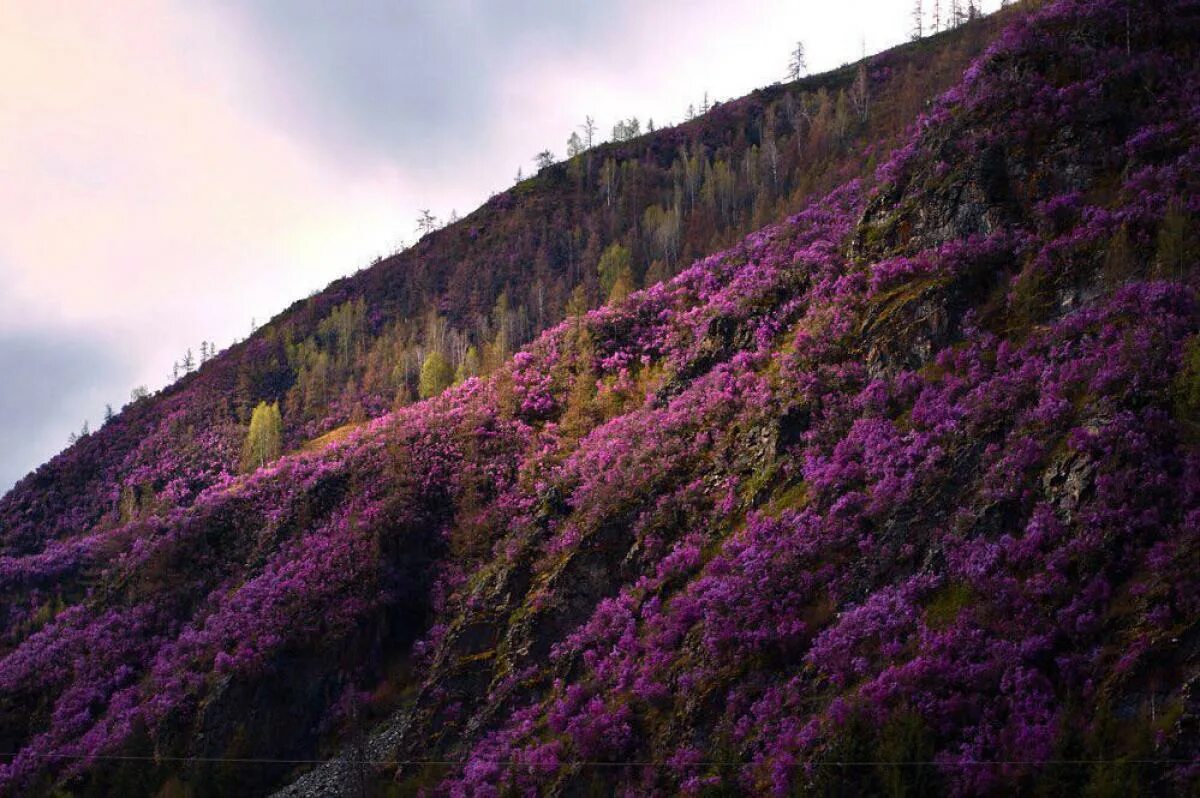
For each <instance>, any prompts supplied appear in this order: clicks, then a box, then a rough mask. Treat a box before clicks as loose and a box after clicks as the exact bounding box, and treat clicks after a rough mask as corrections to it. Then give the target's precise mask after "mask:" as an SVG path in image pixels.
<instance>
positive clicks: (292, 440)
mask: <svg viewBox="0 0 1200 798" xmlns="http://www.w3.org/2000/svg"><path fill="white" fill-rule="evenodd" d="M998 24H999V23H998V21H997V20H993V19H985V20H980V21H977V22H973V23H971V24H969V25H965V26H963V27H961V28H959V29H957V30H955V31H952V32H948V33H946V34H943V35H942V36H940V37H938V38H937V39H936V40H933V41H929V42H920V43H917V44H915V45H911V46H908V47H904V48H898V49H897V50H894V51H891V52H888V53H884V54H882V55H879V56H875V57H874V58H872V59H870V60H869V61H867V62H865V63H864V65H863V66H864V69H863V74H864V76H865V80H866V84H865V86H866V89H867V92H868V93H867V94H866V95H865V96H866V97H868V98H869V100H870V103H869V106H868V107H865V108H864V109H863V112H862V113H858V112H857V111H855V110H854V108H853V106H852V104H851V103H850V100H849V99H848V98H849V95H850V94H851V93H852V90H853V88H854V84H855V82H856V80H857V78H858V74H859V72H858V70H857V69H856V68H854V67H846V68H844V69H842V70H839V71H837V72H834V73H830V74H828V75H821V76H816V77H812V78H807V79H805V80H803V81H800V82H798V83H794V84H789V85H786V86H774V87H770V88H768V89H764V90H762V91H758V92H755V93H754V94H752V95H750V96H748V97H745V98H742V99H740V100H735V101H731V102H728V103H724V104H721V105H719V106H718V107H717V108H715V109H714V110H712V111H711V112H710V113H708V114H707V115H705V116H703V117H700V118H698V119H696V120H694V121H692V122H688V123H686V124H683V125H680V126H678V127H675V128H670V129H666V130H661V131H658V132H656V133H654V134H650V135H643V136H641V137H639V138H637V139H634V140H632V141H628V142H623V143H619V144H607V145H601V146H598V147H596V148H595V149H593V150H590V151H588V152H586V153H584V154H583V155H580V156H578V157H577V158H575V159H573V160H571V161H568V162H566V163H562V164H557V165H555V166H553V167H551V168H549V169H546V170H544V171H542V172H541V173H539V174H538V175H537V176H536V177H534V178H531V179H529V180H526V181H524V182H522V183H521V184H519V185H517V186H516V187H514V188H513V189H511V190H509V191H507V192H504V193H502V194H499V195H497V196H496V197H493V198H492V199H491V200H490V201H489V202H488V203H486V204H485V205H484V206H483V207H482V208H480V209H479V210H477V211H476V212H475V213H472V214H471V215H470V216H468V217H467V218H466V219H464V220H462V221H461V222H458V223H457V224H452V225H449V226H447V227H446V228H444V229H442V230H439V231H437V232H434V233H432V234H430V235H427V236H425V237H424V238H423V239H422V240H421V241H420V242H418V243H417V244H416V245H415V246H413V247H412V248H410V249H408V250H406V251H404V252H401V253H398V254H396V255H394V256H391V257H389V258H386V259H384V260H382V261H381V262H379V263H377V264H374V265H373V266H371V267H370V268H367V269H364V270H362V271H360V272H359V273H357V274H355V275H353V276H351V277H348V278H346V279H343V280H339V281H337V282H335V283H334V284H332V285H331V286H329V287H328V288H327V289H326V290H325V291H322V292H321V293H319V294H317V295H316V296H313V297H311V298H309V299H306V300H303V301H300V302H297V303H296V304H295V305H293V306H292V307H291V308H289V309H288V310H287V311H286V312H284V313H283V314H281V315H280V316H279V317H278V318H276V319H274V320H272V321H271V322H270V323H269V324H267V325H265V326H264V327H263V328H261V329H260V330H259V331H258V332H257V333H256V334H254V335H253V336H252V337H251V338H250V339H249V340H247V341H245V342H243V343H240V344H237V345H235V346H233V347H231V348H229V349H228V350H226V351H224V352H222V353H221V354H220V355H219V356H217V357H215V358H213V359H211V360H209V361H208V362H206V363H204V364H203V365H202V367H201V368H200V369H199V371H198V372H197V373H194V374H191V375H187V376H185V377H183V378H182V379H180V380H179V381H178V382H177V383H175V384H173V385H171V386H169V387H167V388H166V389H164V390H163V391H162V392H161V393H159V394H158V395H156V396H154V397H150V398H148V399H143V400H139V401H136V402H134V403H132V404H131V405H129V406H128V407H126V408H125V409H124V410H123V412H121V413H120V414H119V415H118V416H117V418H116V419H114V421H112V422H109V423H108V424H106V425H105V426H104V427H103V428H102V429H100V430H97V431H96V432H93V433H92V434H91V435H88V436H85V437H84V438H83V439H82V440H81V441H80V442H79V443H78V444H76V445H74V446H72V447H71V448H70V449H68V450H67V451H66V452H64V453H63V454H62V455H60V456H58V457H56V458H54V459H53V460H51V461H50V462H49V463H47V464H46V465H44V466H43V467H41V468H40V469H38V470H37V471H36V472H35V473H33V474H31V475H30V476H29V477H27V478H26V479H25V480H23V481H22V482H21V483H20V484H18V485H17V486H16V487H15V488H14V489H13V490H12V491H11V492H10V493H9V494H8V495H7V496H5V497H4V498H3V499H0V542H2V543H3V544H4V546H5V553H6V554H9V555H17V554H20V555H35V554H37V553H38V552H40V551H42V549H43V548H44V547H45V546H46V545H47V543H50V542H53V541H55V540H58V539H62V538H72V537H78V536H80V535H81V534H82V533H84V532H86V531H88V530H90V529H92V528H93V527H96V526H105V525H107V526H113V525H118V524H123V523H127V522H128V521H130V520H131V519H134V518H137V517H148V516H151V515H153V514H155V513H157V512H161V511H164V510H165V509H167V508H169V507H172V506H178V505H184V504H188V503H190V502H191V501H192V500H194V499H195V497H196V496H197V495H198V494H199V493H200V492H201V491H202V490H203V489H204V488H205V487H207V486H209V485H211V484H213V483H214V482H217V481H220V480H222V479H224V478H226V477H227V476H228V475H235V474H237V473H239V471H240V470H241V468H240V466H241V464H240V462H239V461H240V450H241V444H242V439H243V438H244V436H245V434H246V426H247V423H248V421H249V419H250V413H251V410H252V409H253V407H254V406H255V405H256V404H257V403H258V402H260V401H267V402H274V401H280V402H282V405H283V418H284V430H283V432H284V440H285V445H286V447H287V448H289V449H294V448H299V447H301V446H303V445H306V444H307V443H308V442H309V441H310V440H312V439H314V438H317V437H318V436H320V435H322V434H324V433H327V432H330V431H332V430H336V429H338V428H339V427H340V426H342V425H345V424H346V423H348V422H351V421H354V422H361V421H362V420H365V419H367V418H373V417H378V416H379V415H382V414H383V413H384V412H387V411H388V410H390V409H392V408H393V407H394V406H398V405H404V404H408V403H410V402H411V401H412V400H413V399H414V397H415V396H416V395H417V393H418V390H419V387H420V386H419V374H420V370H421V365H422V361H423V359H424V358H426V357H427V356H428V355H429V353H430V352H432V351H437V352H439V353H440V354H441V355H443V356H444V357H445V359H446V360H447V361H449V363H450V365H451V367H453V368H457V367H464V368H463V373H464V374H465V375H469V374H471V373H479V374H486V373H488V372H490V371H491V370H492V369H494V368H496V367H497V366H499V364H501V363H503V362H504V361H505V360H506V359H507V358H508V357H509V355H510V354H511V353H512V352H513V351H515V350H516V349H517V348H519V347H520V346H521V345H523V344H525V343H527V342H528V341H529V340H531V339H532V338H533V337H534V336H535V335H536V334H537V333H538V332H540V331H541V330H543V329H545V328H547V327H549V326H552V325H553V324H555V323H557V322H558V321H560V320H561V319H562V318H564V317H565V315H566V313H567V311H568V306H571V307H574V308H577V309H583V308H587V307H594V306H595V305H597V304H600V303H601V302H602V301H603V300H604V299H606V294H605V289H606V288H611V286H606V285H605V284H602V280H601V276H600V275H599V274H598V271H597V266H598V263H599V260H600V258H601V257H602V255H603V253H604V252H605V251H606V250H608V249H610V248H611V247H613V246H614V245H618V244H619V245H621V246H622V247H624V249H625V250H627V251H628V258H629V262H628V265H629V268H630V269H631V274H630V275H629V277H630V278H631V279H632V281H633V282H635V283H637V284H650V283H653V282H656V281H657V280H658V279H662V278H663V277H665V276H669V275H671V274H674V273H675V272H677V271H679V270H680V269H681V268H683V266H685V265H687V264H688V263H690V262H691V261H692V260H694V259H695V258H698V257H702V256H704V255H707V254H710V253H712V252H715V251H717V250H718V249H720V248H722V247H724V246H728V245H730V244H732V243H734V242H736V241H737V240H739V239H740V238H741V237H742V236H743V235H745V234H746V233H749V232H750V231H752V230H755V229H757V228H759V227H761V226H762V225H763V224H765V223H767V222H769V221H773V220H775V219H778V218H781V217H782V216H784V215H785V214H786V213H788V212H793V211H795V210H799V209H800V208H802V207H803V206H804V204H806V203H807V202H808V200H809V199H811V198H812V197H813V196H817V195H819V194H820V193H822V192H824V191H826V190H829V189H831V188H834V187H836V186H837V185H838V184H840V183H841V182H844V181H845V180H846V179H848V178H850V177H852V176H855V175H860V174H864V173H865V172H866V171H869V169H870V168H872V167H871V156H870V155H869V154H868V155H866V156H864V148H868V149H870V150H871V151H873V152H876V153H879V154H882V153H886V152H887V150H888V149H889V148H890V146H892V144H893V143H894V141H895V140H896V138H897V137H898V136H899V135H900V134H901V133H902V131H903V130H904V128H905V127H906V126H907V125H908V124H909V123H910V122H911V121H912V119H913V118H914V117H915V116H916V114H917V112H918V111H919V109H920V108H922V107H923V106H924V104H925V103H926V102H928V101H929V100H931V99H932V98H933V97H935V96H936V94H937V93H938V92H940V91H942V90H944V89H945V88H946V87H948V86H949V85H950V84H951V83H952V82H953V81H954V80H955V79H957V76H958V75H959V74H960V73H961V71H962V69H963V68H964V67H965V65H966V63H967V62H968V61H969V59H970V57H971V56H972V55H974V54H975V53H977V52H978V50H979V49H980V48H981V47H982V46H983V43H984V42H985V41H986V40H987V38H988V36H989V35H990V34H991V33H992V32H993V31H994V30H995V28H996V26H997V25H998ZM610 277H611V275H610ZM470 347H473V348H474V350H475V357H474V358H473V360H472V358H469V357H468V350H469V348H470ZM472 362H473V363H474V365H472ZM164 366H165V364H164Z"/></svg>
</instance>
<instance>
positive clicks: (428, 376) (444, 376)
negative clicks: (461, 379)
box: [417, 351, 454, 399]
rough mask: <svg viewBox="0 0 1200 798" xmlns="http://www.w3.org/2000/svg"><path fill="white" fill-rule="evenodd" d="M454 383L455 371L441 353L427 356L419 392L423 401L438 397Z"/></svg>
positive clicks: (434, 352) (435, 352)
mask: <svg viewBox="0 0 1200 798" xmlns="http://www.w3.org/2000/svg"><path fill="white" fill-rule="evenodd" d="M453 382H454V369H452V368H451V367H450V364H449V363H448V362H447V361H446V358H444V357H442V353H441V352H437V351H433V352H430V353H429V354H428V355H426V356H425V361H424V362H423V363H422V364H421V381H420V384H419V386H418V389H417V390H418V392H419V393H420V395H421V398H422V399H428V398H429V397H431V396H437V395H438V394H439V393H441V392H442V391H444V390H446V388H448V387H449V386H450V384H451V383H453Z"/></svg>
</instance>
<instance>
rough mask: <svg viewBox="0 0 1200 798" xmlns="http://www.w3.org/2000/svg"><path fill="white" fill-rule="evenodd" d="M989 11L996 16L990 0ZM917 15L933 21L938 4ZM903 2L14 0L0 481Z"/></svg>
mask: <svg viewBox="0 0 1200 798" xmlns="http://www.w3.org/2000/svg"><path fill="white" fill-rule="evenodd" d="M997 3H998V0H994V2H993V3H991V4H988V9H989V10H990V6H991V5H995V4H997ZM926 5H929V3H928V2H927V3H926ZM910 9H911V2H909V0H840V2H837V3H828V2H821V1H819V0H760V1H757V2H751V1H750V0H746V1H744V2H737V3H733V2H727V1H726V2H718V1H717V0H608V1H607V2H592V1H590V0H587V1H585V0H579V1H578V2H574V1H571V2H565V1H564V0H492V1H491V2H487V1H486V0H427V1H426V2H420V3H418V2H411V1H410V0H390V1H387V2H385V0H353V1H352V2H351V1H349V0H348V2H345V3H342V2H337V3H332V2H325V0H239V2H216V1H215V0H207V1H206V0H120V2H116V3H91V2H82V1H81V0H4V2H2V3H0V490H4V489H7V487H9V486H10V485H11V484H12V482H14V481H15V480H16V479H17V478H19V477H20V476H21V475H23V474H24V473H25V472H27V471H28V470H30V469H31V468H33V467H34V466H36V465H37V464H38V463H40V462H42V461H43V460H45V459H47V458H48V457H49V456H50V455H52V454H54V453H55V452H56V451H58V450H60V449H61V448H62V447H63V445H64V444H65V443H66V440H67V436H68V434H69V433H70V432H71V431H72V430H74V429H78V428H79V427H80V425H81V424H82V422H83V421H84V419H88V420H90V422H91V425H92V427H93V428H94V427H95V426H96V425H97V423H98V422H99V421H100V419H101V417H102V414H103V408H104V404H105V403H106V402H109V403H112V404H113V405H114V406H116V407H119V406H120V405H121V404H122V403H123V402H124V401H126V400H127V398H128V396H129V390H130V388H131V387H133V386H135V385H139V384H145V385H148V386H149V387H150V388H151V389H157V388H159V387H161V386H162V385H163V384H164V383H165V382H166V381H167V380H168V379H169V377H170V371H171V364H172V362H173V361H174V360H176V359H178V358H179V357H180V356H181V355H182V354H183V352H184V350H186V349H187V348H188V347H192V348H193V349H197V348H198V346H199V343H200V341H202V340H210V341H216V342H217V343H218V344H220V345H221V346H225V345H228V344H229V343H230V342H232V341H233V340H234V339H236V338H240V337H244V336H245V335H246V333H247V331H248V329H249V326H250V322H251V319H252V318H257V319H259V320H263V319H266V318H269V317H270V316H272V315H273V314H275V313H276V312H278V311H279V310H281V309H282V308H284V307H286V306H287V305H288V304H289V303H290V302H292V301H293V300H295V299H297V298H300V297H303V296H306V295H308V294H310V293H312V292H314V291H316V290H319V289H320V288H321V287H323V286H324V285H326V284H327V283H328V282H329V281H331V280H332V279H334V278H336V277H338V276H341V275H343V274H346V273H348V272H352V271H354V270H356V269H357V268H359V267H361V266H363V265H364V264H366V263H368V262H369V261H370V260H371V259H372V258H373V257H374V256H375V255H377V254H381V253H385V252H389V251H392V250H394V249H396V248H397V247H398V246H399V245H400V244H401V242H403V241H404V240H410V239H411V238H412V237H413V228H414V221H415V218H416V215H417V211H418V209H420V208H431V209H432V210H433V211H434V213H436V214H437V215H439V216H443V217H444V216H446V215H448V214H449V213H450V211H451V210H454V209H456V210H458V211H459V212H460V213H463V212H466V211H469V210H471V209H473V208H474V207H476V206H477V205H479V204H480V203H481V202H482V201H484V200H485V199H486V198H487V197H488V196H489V195H491V194H492V193H495V192H496V191H499V190H501V189H503V188H505V187H507V186H508V185H510V184H511V182H512V178H513V176H514V175H515V173H516V171H517V169H518V167H521V168H524V169H525V170H526V172H528V170H529V168H530V166H531V165H532V158H533V155H534V154H535V153H536V152H538V151H540V150H542V149H544V148H547V147H548V148H550V149H551V150H552V151H554V152H555V153H557V154H559V155H561V154H562V153H563V151H564V149H565V141H566V138H567V136H568V135H569V134H570V132H571V130H572V129H573V128H574V126H576V125H578V124H579V123H580V122H581V121H582V120H583V118H584V116H585V115H587V114H591V115H592V116H594V117H595V118H596V119H597V120H598V122H599V123H600V125H601V129H602V130H605V131H607V130H609V129H610V128H611V126H612V123H613V122H614V121H616V120H617V119H618V118H622V117H627V116H632V115H636V116H638V117H639V118H641V119H642V120H643V121H644V120H646V119H647V118H649V117H653V118H654V120H655V122H656V123H657V124H659V125H662V124H663V123H667V122H671V121H678V120H680V119H681V118H682V116H683V112H684V109H685V108H686V107H687V105H688V103H689V102H695V103H697V104H699V101H700V99H701V97H702V96H703V94H704V92H705V91H708V92H709V94H710V96H712V97H715V98H720V99H728V98H730V97H735V96H739V95H742V94H745V93H746V92H748V91H750V90H752V89H754V88H756V87H758V86H762V85H766V84H769V83H772V82H774V81H776V80H778V79H780V78H782V77H783V73H784V71H785V67H786V64H787V59H788V51H789V47H790V46H791V44H792V43H794V42H795V40H797V39H803V40H804V41H805V42H806V44H807V48H808V52H809V65H810V68H811V69H812V70H813V71H820V70H823V69H827V68H831V67H836V66H838V65H840V64H842V63H845V62H847V61H851V60H855V59H856V58H857V57H858V54H859V52H860V49H861V48H862V47H863V46H864V43H865V46H866V48H867V49H868V50H869V51H871V52H874V51H878V50H880V49H883V48H885V47H887V46H890V45H892V44H895V43H897V42H899V41H902V40H903V39H904V38H905V36H906V34H907V31H908V30H909V28H910V27H911V21H910Z"/></svg>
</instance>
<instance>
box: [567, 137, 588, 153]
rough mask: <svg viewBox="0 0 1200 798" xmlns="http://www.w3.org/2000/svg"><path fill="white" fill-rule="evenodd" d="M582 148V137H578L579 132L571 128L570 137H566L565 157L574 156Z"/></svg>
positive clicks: (581, 150)
mask: <svg viewBox="0 0 1200 798" xmlns="http://www.w3.org/2000/svg"><path fill="white" fill-rule="evenodd" d="M583 150H584V146H583V139H581V138H579V134H578V133H576V132H575V131H573V130H572V131H571V136H570V138H568V139H567V157H568V158H574V157H575V156H576V155H579V154H580V153H581V152H583Z"/></svg>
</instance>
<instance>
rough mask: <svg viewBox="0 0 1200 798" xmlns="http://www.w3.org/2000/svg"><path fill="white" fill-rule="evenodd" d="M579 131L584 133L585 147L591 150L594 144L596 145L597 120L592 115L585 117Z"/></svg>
mask: <svg viewBox="0 0 1200 798" xmlns="http://www.w3.org/2000/svg"><path fill="white" fill-rule="evenodd" d="M579 129H580V130H582V131H583V143H584V145H586V147H587V149H589V150H590V149H591V148H592V144H593V143H595V140H596V120H595V119H593V118H592V117H591V116H590V115H589V116H585V117H584V118H583V124H582V125H580V126H579Z"/></svg>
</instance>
